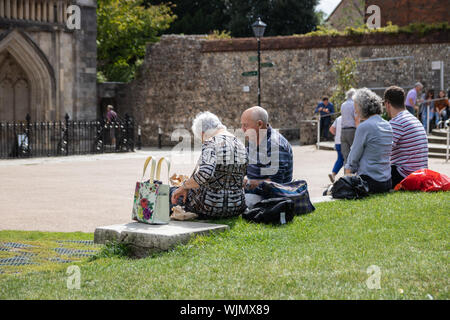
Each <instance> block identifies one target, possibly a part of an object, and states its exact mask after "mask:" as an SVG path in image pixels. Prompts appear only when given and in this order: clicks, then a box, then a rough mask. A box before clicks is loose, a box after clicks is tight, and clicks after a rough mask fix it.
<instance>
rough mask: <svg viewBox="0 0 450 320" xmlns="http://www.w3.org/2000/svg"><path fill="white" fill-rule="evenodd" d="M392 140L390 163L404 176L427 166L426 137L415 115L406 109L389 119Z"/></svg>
mask: <svg viewBox="0 0 450 320" xmlns="http://www.w3.org/2000/svg"><path fill="white" fill-rule="evenodd" d="M390 124H391V127H392V133H393V135H394V141H393V144H392V153H391V165H393V166H396V167H397V171H398V172H399V173H400V174H401V175H402V176H404V177H407V176H408V175H410V174H411V173H413V172H414V171H416V170H419V169H425V168H428V138H427V134H426V133H425V129H424V128H423V126H422V124H421V123H420V121H419V120H417V118H416V117H414V116H413V115H412V114H411V113H409V112H408V111H407V110H405V111H402V112H400V113H399V114H398V115H397V116H395V117H394V118H393V119H392V120H391V121H390Z"/></svg>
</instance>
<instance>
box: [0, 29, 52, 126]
mask: <svg viewBox="0 0 450 320" xmlns="http://www.w3.org/2000/svg"><path fill="white" fill-rule="evenodd" d="M55 101H56V81H55V76H54V71H53V68H52V67H51V65H50V63H49V62H48V60H47V57H46V56H45V54H44V53H43V52H42V51H41V49H40V48H39V47H38V46H37V45H36V44H35V43H34V42H33V40H32V39H31V38H30V37H29V36H28V35H27V34H26V33H25V32H24V31H21V30H18V29H14V30H10V31H7V32H6V33H4V34H0V122H2V121H22V120H24V118H25V116H26V114H27V113H29V114H30V116H31V119H32V121H51V120H57V119H55V115H56V114H57V113H56V111H57V110H56V109H57V108H56V104H55Z"/></svg>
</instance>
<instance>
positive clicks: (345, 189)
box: [331, 176, 369, 200]
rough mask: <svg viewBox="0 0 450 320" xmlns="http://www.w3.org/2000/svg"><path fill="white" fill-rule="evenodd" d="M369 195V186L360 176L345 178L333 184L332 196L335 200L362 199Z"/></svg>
mask: <svg viewBox="0 0 450 320" xmlns="http://www.w3.org/2000/svg"><path fill="white" fill-rule="evenodd" d="M368 195H369V185H368V184H367V182H366V181H364V180H363V179H362V178H361V177H360V176H345V177H342V178H340V179H339V180H338V181H336V182H335V183H334V184H333V187H332V188H331V196H332V197H333V198H335V199H347V200H354V199H362V198H364V197H367V196H368Z"/></svg>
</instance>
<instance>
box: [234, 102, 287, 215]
mask: <svg viewBox="0 0 450 320" xmlns="http://www.w3.org/2000/svg"><path fill="white" fill-rule="evenodd" d="M241 126H242V130H243V131H244V134H245V137H246V139H247V140H248V142H249V146H248V149H247V151H248V159H249V164H248V167H247V176H246V177H245V179H244V185H245V189H246V190H245V191H246V203H247V206H248V207H252V206H253V205H254V204H255V203H257V202H259V201H260V200H261V199H262V189H261V188H260V187H259V185H260V184H261V183H262V182H263V181H265V180H266V181H274V182H277V183H287V182H291V181H292V171H293V153H292V147H291V145H290V144H289V142H288V141H287V140H286V138H285V137H283V136H282V135H281V134H280V133H279V132H277V131H275V130H274V129H272V127H271V126H270V125H269V115H268V113H267V111H266V110H265V109H263V108H261V107H259V106H256V107H252V108H250V109H247V110H245V111H244V113H243V114H242V116H241Z"/></svg>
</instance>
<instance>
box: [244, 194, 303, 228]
mask: <svg viewBox="0 0 450 320" xmlns="http://www.w3.org/2000/svg"><path fill="white" fill-rule="evenodd" d="M294 216H295V204H294V201H293V200H291V199H287V198H274V199H266V200H262V201H260V202H258V203H257V204H256V205H255V206H254V207H253V208H252V209H251V210H249V211H246V212H244V213H243V214H242V217H243V218H244V219H245V220H247V221H251V222H256V223H267V224H275V225H283V224H286V223H288V222H291V221H292V219H294Z"/></svg>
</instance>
